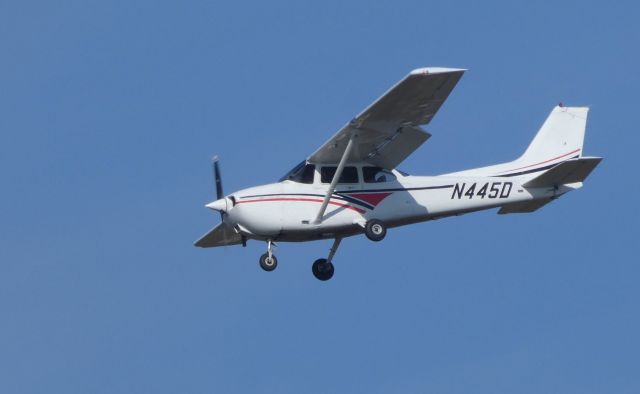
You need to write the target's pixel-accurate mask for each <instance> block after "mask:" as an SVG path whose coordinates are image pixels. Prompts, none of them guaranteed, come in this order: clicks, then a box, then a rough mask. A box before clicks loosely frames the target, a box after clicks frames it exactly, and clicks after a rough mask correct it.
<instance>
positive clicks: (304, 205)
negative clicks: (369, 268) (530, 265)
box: [224, 165, 568, 241]
mask: <svg viewBox="0 0 640 394" xmlns="http://www.w3.org/2000/svg"><path fill="white" fill-rule="evenodd" d="M353 167H356V169H357V171H358V173H359V174H362V173H363V168H361V166H357V165H354V166H353ZM384 173H385V176H382V177H378V178H377V179H374V180H375V181H372V182H363V181H362V179H363V178H362V176H360V177H359V178H358V179H357V180H358V182H352V183H338V187H337V188H336V191H335V192H334V193H333V194H332V196H331V199H330V200H329V205H328V208H327V210H326V212H325V213H324V215H323V218H322V221H320V222H319V223H318V222H315V221H314V219H315V217H316V214H317V213H318V210H319V209H320V206H321V204H322V201H323V199H324V197H325V195H326V193H327V190H328V188H329V185H328V183H327V182H322V179H321V174H320V173H316V174H314V175H313V182H311V183H301V182H297V181H295V180H283V181H281V182H278V183H272V184H268V185H262V186H257V187H252V188H248V189H244V190H240V191H237V192H235V193H232V194H231V195H230V196H229V197H228V198H229V200H230V201H229V207H228V209H227V214H226V215H225V219H224V220H225V222H227V223H228V224H229V225H231V226H233V227H234V228H235V229H236V230H237V231H239V232H240V233H242V234H243V235H244V236H245V237H247V238H250V239H260V240H265V239H271V240H279V241H308V240H313V239H322V238H336V237H347V236H350V235H355V234H360V233H362V232H363V226H364V223H366V222H367V221H368V220H370V219H378V220H381V221H383V222H384V223H385V224H386V225H387V226H388V227H396V226H401V225H405V224H411V223H417V222H422V221H427V220H433V219H438V218H443V217H447V216H453V215H460V214H464V213H467V212H473V211H479V210H483V209H490V208H495V207H500V206H505V205H509V204H515V203H518V202H523V201H531V200H534V199H542V198H549V197H550V196H554V195H559V194H562V193H564V192H566V191H568V189H567V190H563V189H556V188H539V189H535V188H534V189H532V188H523V187H522V186H521V183H522V182H521V180H520V178H518V177H459V176H409V175H403V174H402V173H400V172H398V171H395V170H394V171H384Z"/></svg>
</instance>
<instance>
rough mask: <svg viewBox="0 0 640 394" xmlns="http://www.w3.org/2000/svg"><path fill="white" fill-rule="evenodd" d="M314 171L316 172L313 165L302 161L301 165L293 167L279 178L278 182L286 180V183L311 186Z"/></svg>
mask: <svg viewBox="0 0 640 394" xmlns="http://www.w3.org/2000/svg"><path fill="white" fill-rule="evenodd" d="M315 171H316V166H315V165H313V164H307V162H306V161H303V162H302V163H300V164H298V165H297V166H295V167H293V169H292V170H291V171H289V172H288V173H287V175H285V176H283V177H282V178H280V180H279V182H282V181H287V180H288V181H293V182H298V183H307V184H312V183H313V176H314V174H315Z"/></svg>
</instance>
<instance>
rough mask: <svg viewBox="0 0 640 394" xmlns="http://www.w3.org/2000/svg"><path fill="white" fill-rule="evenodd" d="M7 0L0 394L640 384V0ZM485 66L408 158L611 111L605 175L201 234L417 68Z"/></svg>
mask: <svg viewBox="0 0 640 394" xmlns="http://www.w3.org/2000/svg"><path fill="white" fill-rule="evenodd" d="M592 4H596V2H585V1H553V2H546V3H542V2H531V1H526V2H511V1H509V2H490V1H489V2H487V1H485V2H464V1H454V2H443V1H439V2H427V1H393V2H369V1H355V2H343V1H339V2H333V1H322V2H314V3H313V4H312V5H308V4H307V5H303V4H302V2H281V1H269V2H254V3H249V2H215V1H214V2H211V1H181V2H178V1H176V2H172V3H168V2H162V1H150V0H149V1H130V0H129V1H109V2H105V1H94V0H89V1H87V0H77V1H46V2H45V1H42V2H37V1H11V2H10V1H5V2H2V3H1V4H0V56H1V58H0V59H1V61H0V179H1V180H2V188H1V189H0V190H1V194H0V313H1V321H0V392H2V393H212V392H216V393H256V392H266V393H339V392H362V393H387V392H396V393H399V392H402V393H426V392H434V393H469V392H472V393H554V392H557V393H581V394H584V393H605V392H607V393H638V392H640V366H639V364H638V354H639V353H640V339H639V338H638V333H639V332H640V316H639V312H638V311H639V310H640V308H639V305H638V304H639V302H640V290H639V288H640V286H639V285H638V283H639V281H640V265H639V263H638V258H637V255H638V253H637V249H636V246H637V245H636V244H635V243H636V242H638V241H637V238H638V235H639V234H638V225H637V223H638V220H639V219H640V217H639V215H638V209H637V202H638V196H639V195H640V194H639V192H640V190H639V188H638V182H637V179H636V178H637V171H638V169H639V168H640V166H639V165H638V159H637V150H638V146H639V145H640V137H639V133H638V121H637V118H636V117H635V116H636V115H637V113H638V91H639V90H640V83H639V78H638V70H639V69H640V58H639V56H640V55H639V52H638V48H639V44H640V28H639V27H638V26H639V25H638V17H639V16H640V15H639V14H640V12H639V8H638V7H639V6H638V5H637V2H632V1H629V2H625V3H623V2H609V3H607V2H597V4H598V5H592ZM421 66H446V67H462V68H467V69H469V71H468V72H467V73H466V74H465V76H464V77H463V78H462V80H461V81H460V83H459V84H458V86H457V88H456V89H455V91H454V92H453V93H452V95H451V97H450V98H449V100H448V101H447V102H446V103H445V105H444V106H443V107H442V109H441V111H440V112H439V113H438V114H437V116H436V117H435V119H434V121H433V122H432V123H431V124H430V125H429V126H428V130H429V131H430V132H431V133H432V134H433V137H432V138H431V139H430V140H429V141H428V143H426V144H425V145H424V146H423V147H421V148H420V149H419V150H418V151H417V152H416V153H415V154H414V155H413V156H412V157H410V158H409V159H408V160H406V161H405V162H404V163H403V164H402V165H401V169H403V170H405V171H407V172H409V173H413V174H438V173H444V172H449V171H454V170H460V169H464V168H470V167H473V166H480V165H486V164H492V163H497V162H501V161H507V160H511V159H514V158H515V157H516V156H518V155H519V154H520V153H521V152H522V151H523V150H524V148H525V147H526V145H527V144H528V142H529V141H530V140H531V138H532V137H533V135H534V134H535V132H536V131H537V129H538V128H539V126H540V125H541V124H542V122H543V120H544V119H545V117H546V116H547V114H548V113H549V111H550V110H551V109H552V108H553V106H554V105H556V104H557V103H558V102H564V103H566V104H567V105H589V106H591V112H590V114H589V123H588V127H587V135H586V143H585V153H586V154H590V155H599V156H604V157H605V160H604V161H603V162H602V164H601V165H600V166H599V167H598V168H597V169H596V171H595V172H594V173H593V174H592V176H591V177H590V178H589V179H588V182H587V183H586V185H585V187H584V188H583V189H581V190H580V191H578V192H575V193H571V194H569V195H567V196H565V197H563V198H562V199H560V200H558V201H556V202H554V203H552V204H550V205H548V206H546V207H545V208H544V209H542V210H540V211H538V212H536V213H535V214H529V215H507V216H498V215H496V214H495V211H489V212H483V213H477V214H473V215H467V216H463V217H458V218H452V219H446V220H442V221H437V222H431V223H423V224H418V225H414V226H409V227H404V228H400V229H393V230H390V231H389V234H388V235H387V238H386V239H385V240H384V241H383V242H381V243H372V242H370V241H368V240H367V239H365V238H364V237H355V238H351V239H348V240H345V241H344V242H343V244H342V246H341V249H340V250H339V251H338V254H337V256H336V258H335V261H334V263H335V266H336V274H335V276H334V278H333V279H332V280H331V281H329V282H327V283H321V282H319V281H317V280H316V279H314V278H313V276H312V275H311V263H312V262H313V261H314V260H315V259H317V258H319V257H323V256H325V255H326V253H327V250H328V248H329V246H330V241H322V242H314V243H306V244H280V245H279V248H278V250H277V255H278V258H279V263H280V264H279V267H278V269H277V270H276V271H274V272H272V273H265V272H263V271H262V270H261V269H260V268H259V266H258V256H259V255H260V254H262V253H263V252H264V250H265V245H264V244H263V243H259V242H250V243H249V245H248V247H247V248H241V247H227V248H220V249H209V250H202V249H197V248H195V247H193V246H192V242H193V241H194V240H196V239H197V238H198V237H199V236H200V235H202V234H203V233H204V232H206V231H207V230H208V229H209V228H211V227H213V226H214V225H215V224H216V223H217V222H218V220H219V218H218V215H217V214H216V213H215V212H211V211H209V210H208V209H206V208H204V204H205V203H207V202H209V201H211V200H212V199H213V194H214V186H213V181H212V179H211V169H210V158H211V156H213V155H214V154H219V155H220V156H221V158H222V162H221V168H222V173H223V182H224V188H225V191H227V192H231V191H233V190H238V189H241V188H244V187H248V186H252V185H256V184H262V183H268V182H271V181H274V180H276V179H278V178H279V177H280V176H281V175H283V173H285V172H286V171H287V170H288V169H289V168H291V167H292V166H293V165H294V164H296V163H297V162H299V161H300V160H302V159H304V158H305V157H306V156H307V155H308V154H310V153H311V152H313V151H314V150H315V149H316V148H317V147H318V146H320V144H322V143H323V142H324V141H325V140H326V139H327V138H329V136H330V135H332V134H333V133H334V132H335V131H336V130H337V129H339V128H340V127H341V126H342V125H343V124H344V123H345V122H347V121H348V120H350V119H351V118H352V117H353V116H354V115H356V114H357V113H358V112H359V111H360V110H362V109H363V108H364V107H365V106H366V105H368V104H369V103H370V102H372V101H373V100H374V99H375V98H376V97H378V96H379V95H380V94H381V93H382V92H384V91H385V90H386V89H387V88H388V87H390V86H391V85H392V84H393V83H395V82H396V81H397V80H399V79H400V78H402V77H403V76H404V75H405V74H406V73H407V72H408V71H409V70H411V69H413V68H416V67H421Z"/></svg>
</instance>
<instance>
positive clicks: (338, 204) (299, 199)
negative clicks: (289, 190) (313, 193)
mask: <svg viewBox="0 0 640 394" xmlns="http://www.w3.org/2000/svg"><path fill="white" fill-rule="evenodd" d="M268 201H306V202H322V201H323V200H319V199H315V198H293V197H291V198H264V199H261V200H240V201H238V202H237V203H236V204H246V203H252V202H268ZM329 204H331V205H337V206H339V207H343V208H347V209H351V210H353V211H356V212H358V213H365V211H364V210H362V209H360V208H356V207H352V206H351V205H347V204H342V203H339V202H335V201H329Z"/></svg>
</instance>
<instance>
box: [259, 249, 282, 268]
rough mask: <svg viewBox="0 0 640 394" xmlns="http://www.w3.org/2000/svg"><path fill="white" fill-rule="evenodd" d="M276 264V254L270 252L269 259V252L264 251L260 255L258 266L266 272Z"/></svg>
mask: <svg viewBox="0 0 640 394" xmlns="http://www.w3.org/2000/svg"><path fill="white" fill-rule="evenodd" d="M277 266H278V259H277V258H276V255H274V254H272V255H271V259H269V253H265V254H263V255H262V256H260V268H262V269H263V270H265V271H267V272H271V271H273V270H274V269H276V267H277Z"/></svg>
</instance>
